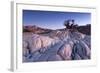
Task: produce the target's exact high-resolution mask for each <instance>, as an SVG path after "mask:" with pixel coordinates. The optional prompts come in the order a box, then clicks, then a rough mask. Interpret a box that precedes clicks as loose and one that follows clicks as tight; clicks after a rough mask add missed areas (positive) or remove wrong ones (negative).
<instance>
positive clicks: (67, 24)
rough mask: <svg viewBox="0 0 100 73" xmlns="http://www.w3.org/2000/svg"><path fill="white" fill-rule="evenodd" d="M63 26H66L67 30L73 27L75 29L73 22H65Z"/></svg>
mask: <svg viewBox="0 0 100 73" xmlns="http://www.w3.org/2000/svg"><path fill="white" fill-rule="evenodd" d="M64 26H66V28H67V29H72V28H74V27H76V26H77V25H76V24H75V20H73V19H72V20H71V19H70V20H65V21H64Z"/></svg>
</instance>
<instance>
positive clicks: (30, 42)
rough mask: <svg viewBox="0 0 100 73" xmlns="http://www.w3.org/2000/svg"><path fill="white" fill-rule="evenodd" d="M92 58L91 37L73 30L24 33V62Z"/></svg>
mask: <svg viewBox="0 0 100 73" xmlns="http://www.w3.org/2000/svg"><path fill="white" fill-rule="evenodd" d="M90 58H91V37H90V36H89V35H85V34H82V33H80V32H79V31H72V30H71V29H64V30H54V31H51V32H49V33H45V35H42V34H35V33H32V32H27V33H26V32H24V33H23V62H41V61H62V60H84V59H90Z"/></svg>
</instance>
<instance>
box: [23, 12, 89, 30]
mask: <svg viewBox="0 0 100 73" xmlns="http://www.w3.org/2000/svg"><path fill="white" fill-rule="evenodd" d="M68 19H74V20H75V23H76V24H78V25H79V26H81V25H86V24H91V13H82V12H81V13H80V12H56V11H36V10H23V25H24V26H27V25H36V26H39V27H42V28H48V29H61V28H65V26H64V21H65V20H68Z"/></svg>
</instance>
